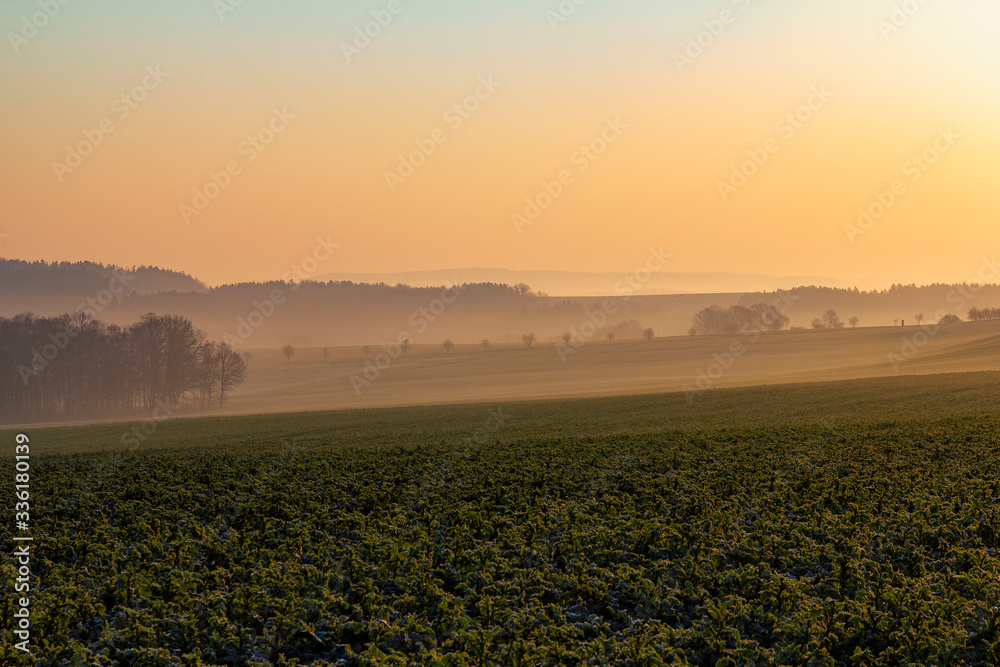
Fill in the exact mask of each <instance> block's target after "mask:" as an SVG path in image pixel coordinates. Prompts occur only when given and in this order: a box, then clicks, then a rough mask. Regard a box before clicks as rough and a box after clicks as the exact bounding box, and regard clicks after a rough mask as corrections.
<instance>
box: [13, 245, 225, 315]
mask: <svg viewBox="0 0 1000 667" xmlns="http://www.w3.org/2000/svg"><path fill="white" fill-rule="evenodd" d="M101 290H108V291H109V292H111V294H112V296H113V297H114V298H115V300H116V301H118V300H120V299H121V298H122V297H125V296H128V295H130V294H137V295H144V294H159V293H161V292H206V291H208V288H207V287H206V286H205V284H204V283H202V282H201V281H199V280H196V279H195V278H192V277H191V276H189V275H187V274H186V273H181V272H180V271H171V270H168V269H160V268H157V267H154V266H139V267H132V268H124V267H120V266H115V265H107V266H106V265H104V264H97V263H94V262H51V263H49V262H43V261H35V262H25V261H22V260H17V259H2V258H0V314H4V315H10V314H12V313H19V312H24V311H31V312H35V313H41V314H50V315H57V314H62V313H68V312H73V311H75V310H76V309H77V306H79V304H80V303H81V302H85V301H86V300H87V299H88V298H95V297H96V295H98V294H99V293H100V292H101ZM105 298H107V296H106V295H105Z"/></svg>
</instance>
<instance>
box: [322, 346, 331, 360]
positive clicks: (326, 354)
mask: <svg viewBox="0 0 1000 667" xmlns="http://www.w3.org/2000/svg"><path fill="white" fill-rule="evenodd" d="M329 356H330V348H328V347H324V348H323V361H326V358H327V357H329Z"/></svg>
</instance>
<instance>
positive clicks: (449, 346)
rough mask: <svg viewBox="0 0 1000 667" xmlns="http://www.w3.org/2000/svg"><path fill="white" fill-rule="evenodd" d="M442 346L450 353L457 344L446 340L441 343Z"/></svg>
mask: <svg viewBox="0 0 1000 667" xmlns="http://www.w3.org/2000/svg"><path fill="white" fill-rule="evenodd" d="M441 347H443V348H444V353H445V354H448V353H449V352H451V351H452V349H453V348H454V347H455V344H454V343H452V342H451V341H450V340H446V341H444V342H443V343H441Z"/></svg>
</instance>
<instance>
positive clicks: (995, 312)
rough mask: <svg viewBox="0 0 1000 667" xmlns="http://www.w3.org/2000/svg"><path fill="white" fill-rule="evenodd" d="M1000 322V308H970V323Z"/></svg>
mask: <svg viewBox="0 0 1000 667" xmlns="http://www.w3.org/2000/svg"><path fill="white" fill-rule="evenodd" d="M982 320H1000V308H976V307H975V306H973V307H972V308H969V321H970V322H980V321H982Z"/></svg>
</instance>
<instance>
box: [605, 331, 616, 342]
mask: <svg viewBox="0 0 1000 667" xmlns="http://www.w3.org/2000/svg"><path fill="white" fill-rule="evenodd" d="M605 338H607V339H608V344H611V343H614V342H615V332H614V331H609V332H608V333H607V334H605Z"/></svg>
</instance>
